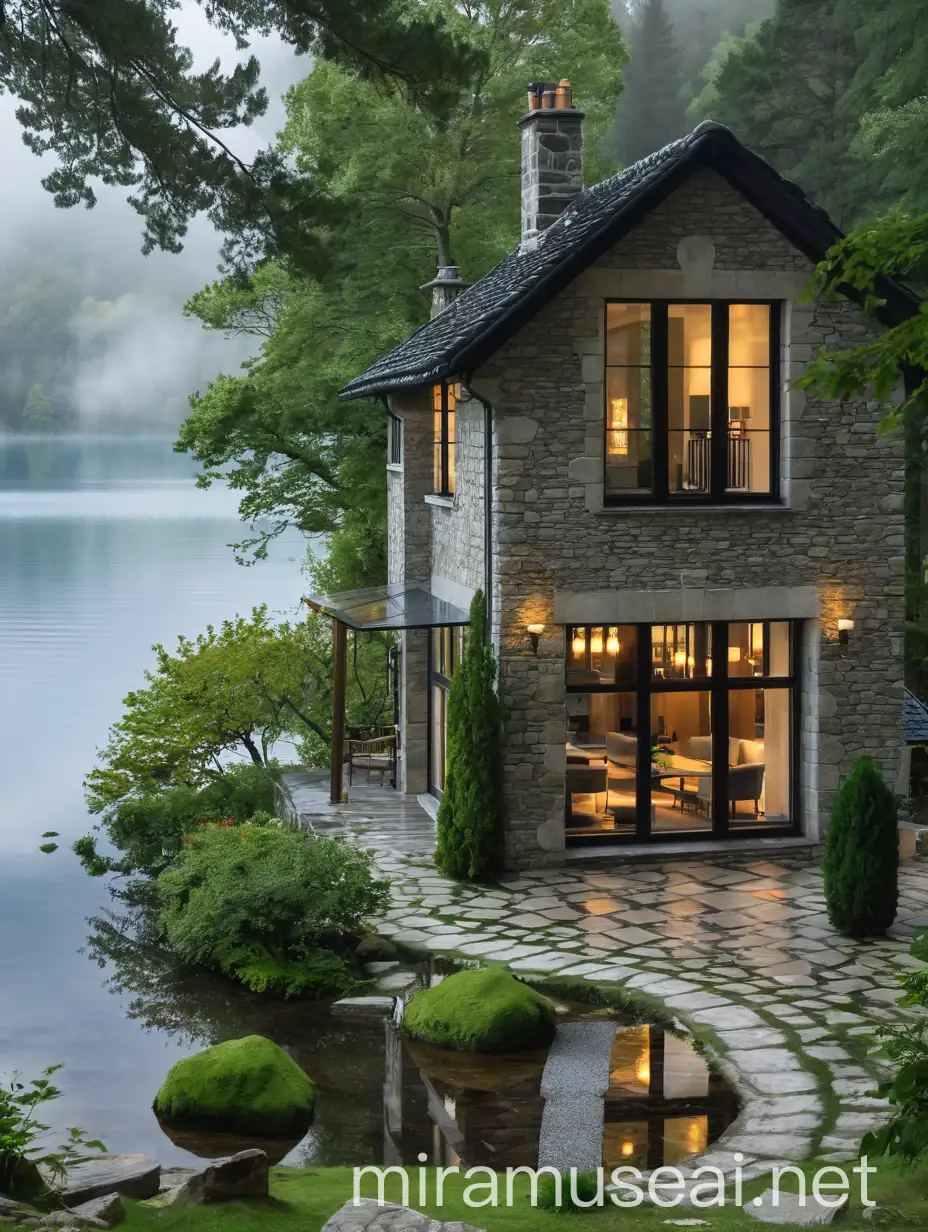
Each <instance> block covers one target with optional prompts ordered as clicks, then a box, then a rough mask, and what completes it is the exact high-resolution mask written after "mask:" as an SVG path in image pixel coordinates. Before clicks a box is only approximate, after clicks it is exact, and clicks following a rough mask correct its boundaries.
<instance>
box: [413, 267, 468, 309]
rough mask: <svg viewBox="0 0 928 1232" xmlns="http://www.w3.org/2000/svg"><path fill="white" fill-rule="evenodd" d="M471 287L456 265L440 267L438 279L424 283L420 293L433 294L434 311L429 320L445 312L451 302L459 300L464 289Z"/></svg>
mask: <svg viewBox="0 0 928 1232" xmlns="http://www.w3.org/2000/svg"><path fill="white" fill-rule="evenodd" d="M469 285H470V284H469V283H466V282H465V281H464V279H463V278H462V277H461V271H460V270H459V269H458V267H457V266H456V265H439V267H438V277H437V278H433V279H432V281H431V282H424V283H423V284H422V286H421V287H420V288H419V290H420V291H431V292H432V310H431V312H430V313H429V318H430V319H431V318H432V317H437V316H438V314H439V313H440V312H444V310H445V309H446V308H447V307H448V305H449V304H450V303H451V301H452V300H454V299H457V297H458V296H459V295H460V294H461V292H462V291H463V290H464V288H465V287H466V286H469Z"/></svg>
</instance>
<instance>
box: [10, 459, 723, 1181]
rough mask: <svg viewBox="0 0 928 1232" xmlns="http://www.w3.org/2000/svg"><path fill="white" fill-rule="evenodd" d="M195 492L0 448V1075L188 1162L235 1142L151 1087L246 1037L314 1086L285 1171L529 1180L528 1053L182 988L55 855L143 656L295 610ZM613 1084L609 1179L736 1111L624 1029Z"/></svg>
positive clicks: (63, 1111)
mask: <svg viewBox="0 0 928 1232" xmlns="http://www.w3.org/2000/svg"><path fill="white" fill-rule="evenodd" d="M192 476H193V467H192V466H191V464H190V462H189V460H187V459H186V458H183V457H180V456H179V455H176V454H174V453H173V452H172V450H171V446H170V441H166V440H116V439H111V440H107V439H83V440H77V439H73V440H61V439H58V440H33V441H30V442H28V443H26V442H22V441H3V440H2V438H0V703H2V704H0V756H2V759H3V761H2V768H3V778H2V783H3V790H2V795H0V1074H2V1073H8V1072H9V1071H10V1070H12V1069H19V1070H21V1071H22V1072H23V1073H24V1074H25V1075H26V1076H27V1077H32V1076H37V1075H38V1073H39V1071H40V1070H41V1069H42V1068H44V1067H45V1066H46V1065H49V1064H51V1063H52V1062H58V1061H60V1062H63V1063H64V1066H65V1068H64V1070H63V1071H62V1072H61V1073H60V1074H59V1076H58V1084H59V1085H60V1086H61V1087H62V1088H63V1090H64V1091H65V1098H64V1099H62V1100H61V1101H60V1102H59V1103H57V1104H54V1105H51V1106H50V1107H49V1109H48V1111H47V1115H46V1116H45V1118H44V1119H45V1120H48V1121H51V1122H52V1123H53V1124H54V1126H56V1127H62V1126H65V1125H80V1126H82V1127H83V1128H84V1129H85V1130H87V1131H88V1132H89V1133H90V1135H91V1136H92V1137H98V1138H101V1139H102V1140H103V1141H104V1142H105V1143H106V1145H107V1147H108V1149H109V1150H111V1151H143V1152H147V1153H149V1154H152V1155H155V1156H156V1157H157V1158H158V1159H160V1160H161V1161H162V1163H165V1164H168V1163H172V1162H184V1161H188V1160H190V1159H191V1158H193V1156H192V1155H191V1154H190V1153H189V1152H190V1151H193V1152H195V1153H198V1154H200V1155H206V1156H209V1155H217V1154H223V1153H225V1152H226V1151H229V1150H234V1149H239V1148H240V1147H241V1146H244V1145H251V1144H249V1143H245V1142H242V1141H240V1140H234V1141H231V1142H230V1141H225V1142H223V1141H221V1140H217V1139H215V1138H214V1139H212V1140H208V1139H203V1138H191V1137H190V1136H176V1135H175V1137H174V1138H173V1139H172V1138H169V1137H167V1136H166V1134H165V1133H164V1132H163V1131H162V1130H161V1128H160V1127H159V1125H158V1123H157V1121H156V1120H155V1118H154V1116H153V1114H152V1112H151V1102H152V1099H153V1098H154V1095H155V1092H156V1091H157V1090H158V1087H159V1086H160V1085H161V1083H162V1081H163V1079H164V1076H165V1074H166V1072H167V1070H168V1069H169V1068H170V1066H171V1065H172V1064H173V1063H174V1061H175V1060H177V1059H178V1058H179V1057H180V1056H183V1055H187V1054H189V1053H191V1052H195V1051H197V1050H199V1049H200V1048H203V1047H205V1046H207V1045H209V1044H212V1043H216V1042H218V1041H220V1040H223V1039H233V1038H237V1037H240V1036H242V1035H247V1034H251V1033H259V1034H262V1035H267V1036H269V1037H271V1038H272V1039H275V1040H276V1041H277V1042H278V1043H280V1044H281V1045H283V1046H284V1047H286V1048H287V1049H288V1050H289V1051H290V1052H291V1053H292V1055H293V1056H294V1057H295V1058H296V1059H297V1060H298V1061H299V1062H300V1064H302V1065H303V1067H304V1068H305V1069H306V1070H307V1072H308V1073H309V1074H311V1075H312V1077H313V1079H314V1081H315V1082H316V1084H317V1087H318V1089H319V1102H318V1106H317V1114H316V1120H315V1123H314V1125H313V1127H312V1129H311V1130H310V1132H309V1134H308V1135H307V1136H306V1138H305V1139H304V1140H303V1141H302V1142H301V1143H299V1144H297V1145H295V1146H294V1147H293V1149H291V1150H290V1152H289V1154H287V1155H286V1156H285V1158H286V1161H287V1162H290V1163H316V1164H355V1163H372V1162H379V1161H381V1160H386V1161H387V1162H390V1163H393V1162H396V1161H397V1160H403V1161H405V1162H409V1163H414V1162H415V1161H416V1160H417V1158H418V1155H419V1152H420V1151H423V1150H424V1151H426V1152H428V1154H429V1156H430V1158H431V1159H432V1161H433V1162H435V1163H440V1162H445V1163H449V1162H454V1161H455V1160H456V1158H457V1156H458V1155H459V1154H460V1155H461V1157H462V1158H464V1159H465V1160H466V1162H468V1163H475V1162H480V1163H491V1164H492V1163H495V1164H496V1165H497V1166H501V1167H502V1166H506V1165H508V1164H512V1165H519V1164H533V1163H535V1162H536V1161H537V1156H538V1135H539V1131H540V1125H541V1113H542V1107H543V1101H542V1099H541V1095H540V1090H539V1086H540V1080H541V1072H542V1069H543V1066H544V1061H545V1052H544V1050H542V1051H541V1052H540V1053H527V1054H519V1055H518V1056H516V1057H509V1058H507V1057H499V1058H467V1057H461V1056H456V1055H455V1054H451V1055H449V1054H448V1053H446V1052H444V1051H443V1050H440V1049H430V1048H428V1047H427V1046H423V1045H415V1044H413V1045H409V1044H406V1043H404V1042H403V1041H402V1040H401V1039H400V1037H399V1036H398V1035H396V1033H395V1032H393V1031H392V1030H391V1029H390V1027H389V1026H386V1025H385V1024H384V1023H382V1022H379V1021H377V1022H367V1023H363V1022H360V1023H359V1022H355V1023H350V1022H349V1023H345V1022H344V1021H343V1020H336V1019H333V1018H332V1017H331V1016H330V1015H329V1013H328V1010H327V1008H326V1007H325V1006H322V1005H313V1004H312V1003H296V1004H287V1003H275V1002H273V1001H269V1000H267V999H265V998H259V997H254V996H252V995H250V994H248V993H247V992H246V991H245V990H244V989H241V988H239V987H237V986H235V985H233V984H231V983H229V982H227V981H224V980H220V979H215V978H212V977H210V976H209V975H203V974H202V973H190V972H186V973H185V972H178V971H177V970H175V969H173V968H172V967H171V966H170V965H169V964H167V963H166V962H165V959H164V956H163V955H161V954H159V953H158V952H151V951H149V950H146V949H145V948H144V947H143V946H142V945H141V944H140V943H139V942H138V940H137V939H136V937H135V935H134V934H133V933H131V932H130V933H128V934H121V933H120V932H119V931H118V930H117V929H115V928H114V926H113V925H112V923H111V922H109V921H107V919H106V915H105V913H106V911H107V909H109V908H112V906H113V905H114V904H113V903H112V900H111V899H110V897H109V895H108V894H107V891H106V885H105V884H104V883H103V882H101V881H94V880H91V879H90V878H89V877H87V876H86V874H84V873H83V871H82V870H81V869H80V866H79V865H78V862H77V859H76V857H74V856H73V854H72V853H71V852H70V850H68V848H69V846H70V843H71V842H73V840H74V839H75V838H77V837H78V836H79V835H81V834H83V833H85V832H86V831H87V829H88V828H89V825H90V824H91V819H90V818H89V817H88V815H87V813H86V810H85V808H84V803H83V795H82V790H81V780H82V777H83V775H84V774H85V773H86V772H87V771H88V770H89V769H90V767H91V766H92V765H93V763H94V757H95V749H96V747H97V746H98V745H100V744H102V743H103V742H104V740H105V738H106V734H107V729H108V727H109V725H110V724H111V723H112V722H113V721H114V720H115V719H117V718H118V717H119V714H120V713H121V704H120V703H121V699H122V698H123V696H124V695H125V694H126V692H127V691H128V690H129V689H131V688H133V687H135V686H138V685H140V684H142V683H143V679H142V672H143V670H144V668H145V667H146V666H149V665H151V664H152V661H153V655H152V653H151V645H152V643H153V642H156V641H163V642H164V643H165V644H166V645H173V643H174V639H175V637H176V635H177V634H178V633H184V634H188V635H193V634H196V633H197V632H199V631H200V630H202V629H203V628H204V626H205V625H206V624H208V623H210V622H213V623H218V622H219V621H221V620H222V619H224V618H226V617H232V616H234V615H235V614H236V613H237V612H247V611H249V610H250V609H251V608H252V607H253V606H254V605H256V604H258V603H266V604H267V605H268V607H269V608H270V609H271V611H272V612H274V613H277V614H279V615H280V616H281V617H290V616H294V615H295V614H296V612H297V610H298V600H299V596H300V594H301V593H302V590H303V589H304V584H303V578H302V575H301V572H300V565H301V562H302V559H303V554H304V549H305V543H304V541H303V540H302V539H301V537H300V536H298V535H296V534H294V535H293V536H291V537H290V538H288V539H286V540H285V541H282V542H278V544H276V545H275V547H274V549H273V550H272V556H271V559H270V560H269V561H267V562H263V563H261V564H258V565H256V566H254V567H252V568H248V569H246V568H242V567H241V566H238V565H236V564H235V562H234V558H233V554H232V552H231V551H230V549H229V548H228V547H227V546H226V545H227V544H228V543H229V542H231V541H233V540H235V539H238V538H241V537H242V536H241V525H240V524H239V523H238V521H237V516H236V500H235V496H234V494H232V493H229V492H228V491H226V490H223V489H218V490H211V491H208V492H201V491H199V490H197V489H196V488H195V487H194V485H193V482H192ZM45 830H57V831H59V832H60V834H61V838H60V839H59V842H60V850H59V851H58V852H56V853H55V854H54V855H51V856H44V855H42V854H41V853H40V852H38V850H37V848H38V845H39V843H40V842H41V841H42V840H41V838H40V836H41V834H42V832H43V831H45ZM101 918H102V923H101V922H99V921H100V920H101ZM90 921H97V922H90ZM94 937H95V938H102V940H103V942H104V944H103V946H102V947H101V946H100V945H96V946H95V945H94V944H92V943H89V939H91V938H94ZM82 951H83V952H82ZM94 959H97V961H94ZM420 974H421V976H422V978H423V979H424V978H428V976H429V974H430V973H429V972H426V971H424V970H423V971H422V972H421V973H420ZM432 974H434V973H432ZM610 1068H611V1070H612V1082H611V1085H610V1090H609V1093H608V1095H607V1099H606V1130H605V1134H604V1158H605V1162H608V1163H610V1166H614V1163H616V1162H640V1163H642V1164H644V1163H648V1164H650V1166H652V1167H653V1166H656V1165H657V1164H658V1163H661V1162H666V1163H670V1162H674V1161H675V1160H677V1159H679V1158H682V1156H684V1155H686V1154H688V1153H690V1152H691V1151H693V1150H696V1149H699V1148H700V1147H701V1146H702V1145H704V1144H705V1142H706V1141H707V1140H711V1139H713V1138H715V1137H716V1136H717V1135H718V1134H719V1133H720V1132H721V1130H722V1129H724V1128H725V1126H726V1125H727V1124H728V1123H729V1122H730V1120H731V1119H732V1117H733V1116H734V1113H735V1102H734V1097H733V1095H732V1093H731V1091H730V1090H729V1088H727V1086H726V1085H725V1084H724V1082H722V1081H721V1080H720V1079H718V1078H717V1077H710V1075H709V1074H708V1072H707V1070H706V1068H705V1065H704V1063H703V1062H702V1059H701V1058H700V1057H698V1056H697V1054H695V1053H694V1052H693V1051H692V1050H691V1049H689V1048H688V1047H687V1045H685V1044H684V1043H683V1042H682V1041H679V1040H675V1039H673V1038H672V1037H669V1036H668V1037H667V1039H666V1040H665V1039H664V1037H663V1034H662V1033H661V1032H659V1031H655V1030H651V1031H649V1029H648V1028H647V1027H643V1028H636V1029H633V1030H628V1029H625V1028H623V1029H622V1030H620V1031H619V1034H618V1036H617V1038H616V1044H615V1048H614V1049H613V1056H612V1062H611V1066H610ZM255 1145H265V1146H266V1145H268V1144H263V1143H258V1144H255ZM286 1150H287V1146H286V1145H284V1146H279V1145H278V1147H277V1149H276V1150H275V1151H274V1153H273V1157H274V1158H275V1159H279V1158H280V1157H281V1156H282V1155H283V1154H284V1151H286ZM655 1152H656V1153H655ZM269 1153H270V1152H269Z"/></svg>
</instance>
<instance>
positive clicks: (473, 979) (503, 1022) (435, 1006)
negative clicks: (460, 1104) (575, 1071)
mask: <svg viewBox="0 0 928 1232" xmlns="http://www.w3.org/2000/svg"><path fill="white" fill-rule="evenodd" d="M403 1025H404V1026H405V1028H406V1030H407V1031H408V1033H409V1034H410V1035H411V1036H412V1037H413V1038H414V1039H419V1040H424V1041H425V1042H426V1043H427V1044H438V1045H440V1046H441V1047H442V1048H453V1049H454V1050H455V1051H458V1052H515V1051H517V1050H519V1049H522V1048H539V1047H541V1046H542V1045H543V1044H549V1043H550V1042H551V1040H552V1039H553V1038H554V1030H555V1022H554V1005H553V1004H552V1002H551V1001H549V1000H548V998H547V997H543V996H542V995H541V993H538V992H536V991H535V990H534V988H529V986H528V985H527V984H523V983H521V982H520V981H519V980H517V979H516V978H515V977H514V976H513V975H511V974H510V973H509V972H508V971H506V970H505V969H504V968H502V967H484V968H483V969H481V970H480V971H459V972H458V973H457V974H456V975H449V976H448V977H447V979H444V980H442V982H441V983H440V984H438V985H436V986H435V987H434V988H427V989H425V990H424V991H423V992H420V993H416V995H415V996H414V997H413V999H412V1000H411V1001H410V1002H409V1003H408V1005H407V1006H406V1011H405V1013H404V1015H403Z"/></svg>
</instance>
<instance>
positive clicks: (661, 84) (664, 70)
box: [616, 0, 686, 163]
mask: <svg viewBox="0 0 928 1232" xmlns="http://www.w3.org/2000/svg"><path fill="white" fill-rule="evenodd" d="M628 41H629V50H630V53H631V60H630V62H629V65H628V68H627V69H626V70H625V80H626V85H627V90H626V92H625V95H624V97H623V99H622V102H621V104H620V106H619V109H618V113H617V116H616V137H617V144H618V150H619V157H620V158H621V159H622V161H623V162H624V163H633V162H637V161H638V159H639V158H644V156H645V155H646V154H650V153H651V152H652V151H653V150H657V149H660V147H661V146H663V145H666V144H667V143H668V142H669V141H673V140H674V139H675V138H677V137H682V136H683V133H684V130H685V127H686V119H685V116H684V108H683V100H682V88H683V67H682V61H681V57H680V52H679V50H678V47H677V42H676V39H675V38H674V31H673V25H672V23H671V21H670V20H669V18H668V16H667V13H666V11H665V8H664V0H642V3H641V4H639V5H637V6H636V8H635V20H634V21H633V22H632V23H631V26H630V28H629V35H628Z"/></svg>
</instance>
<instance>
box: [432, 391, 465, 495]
mask: <svg viewBox="0 0 928 1232" xmlns="http://www.w3.org/2000/svg"><path fill="white" fill-rule="evenodd" d="M460 396H461V386H460V384H459V383H457V382H454V383H449V382H447V381H442V383H441V384H440V385H433V386H432V418H433V421H434V428H435V430H434V447H433V461H432V469H433V486H434V490H435V493H436V495H438V496H453V495H454V446H455V421H456V419H457V415H456V407H457V402H458V399H459V398H460Z"/></svg>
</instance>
